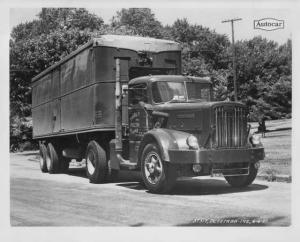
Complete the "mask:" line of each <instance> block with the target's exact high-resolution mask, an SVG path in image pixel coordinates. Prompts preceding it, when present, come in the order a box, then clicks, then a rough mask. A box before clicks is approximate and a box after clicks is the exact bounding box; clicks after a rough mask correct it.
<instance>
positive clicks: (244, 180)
mask: <svg viewBox="0 0 300 242" xmlns="http://www.w3.org/2000/svg"><path fill="white" fill-rule="evenodd" d="M257 171H258V169H257V168H255V166H254V164H250V166H249V174H248V175H243V176H224V177H225V179H226V181H227V182H228V183H229V184H230V185H231V186H232V187H247V186H249V185H250V184H251V183H252V182H253V181H254V179H255V178H256V175H257Z"/></svg>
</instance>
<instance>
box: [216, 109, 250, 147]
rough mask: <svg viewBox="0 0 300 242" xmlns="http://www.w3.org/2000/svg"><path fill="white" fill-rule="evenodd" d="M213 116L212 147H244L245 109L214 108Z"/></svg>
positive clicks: (245, 139) (245, 130)
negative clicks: (213, 133)
mask: <svg viewBox="0 0 300 242" xmlns="http://www.w3.org/2000/svg"><path fill="white" fill-rule="evenodd" d="M214 115H215V135H214V147H216V148H238V147H244V146H245V145H246V142H247V112H246V110H245V108H242V107H233V106H221V107H216V108H215V109H214Z"/></svg>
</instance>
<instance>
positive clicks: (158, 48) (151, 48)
mask: <svg viewBox="0 0 300 242" xmlns="http://www.w3.org/2000/svg"><path fill="white" fill-rule="evenodd" d="M90 46H107V47H112V48H120V49H129V50H134V51H147V52H162V51H180V50H181V47H180V44H179V43H177V42H175V41H171V40H162V39H155V38H146V37H139V36H127V35H102V36H100V37H97V38H93V39H92V40H90V41H89V42H87V43H86V44H84V45H82V46H80V47H79V48H78V49H77V50H75V51H73V52H72V53H70V54H69V55H67V56H66V57H64V58H63V59H62V60H60V61H58V62H57V63H55V64H54V65H52V66H50V67H48V68H47V69H46V70H44V71H42V72H41V73H40V74H38V75H37V76H35V77H33V78H32V82H35V81H36V80H38V79H39V78H41V77H43V76H44V75H46V74H47V73H48V72H50V71H52V70H53V69H55V68H56V67H57V66H59V65H61V64H63V63H64V62H66V61H67V60H69V59H71V58H72V57H73V56H75V55H76V54H78V53H80V52H81V51H83V50H84V49H86V48H88V47H90Z"/></svg>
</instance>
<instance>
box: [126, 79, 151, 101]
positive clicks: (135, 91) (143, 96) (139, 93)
mask: <svg viewBox="0 0 300 242" xmlns="http://www.w3.org/2000/svg"><path fill="white" fill-rule="evenodd" d="M141 101H142V102H144V103H147V102H148V95H147V84H146V83H140V84H133V85H130V86H129V105H130V106H132V105H136V104H138V103H139V102H141Z"/></svg>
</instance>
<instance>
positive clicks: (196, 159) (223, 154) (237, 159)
mask: <svg viewBox="0 0 300 242" xmlns="http://www.w3.org/2000/svg"><path fill="white" fill-rule="evenodd" d="M264 157H265V152H264V148H263V147H257V148H243V149H205V150H204V149H202V150H201V149H200V150H169V159H170V162H171V163H177V164H215V163H223V164H224V163H241V162H243V163H244V162H247V163H255V162H257V161H259V160H263V159H264Z"/></svg>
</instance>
